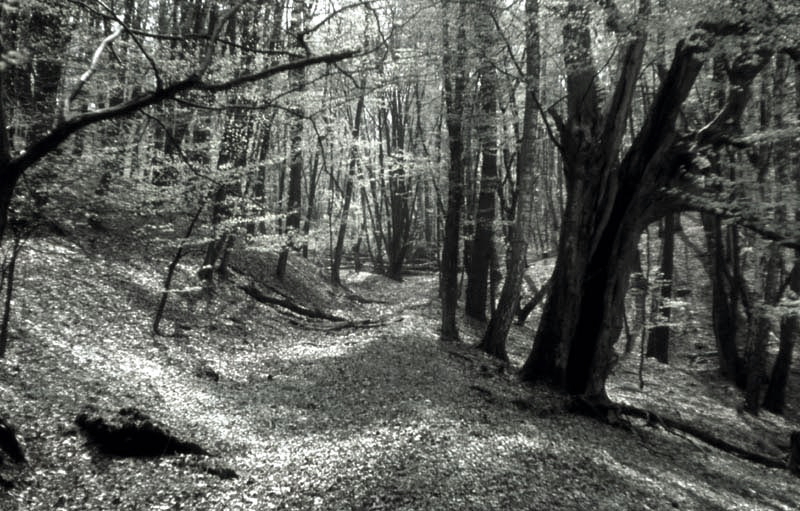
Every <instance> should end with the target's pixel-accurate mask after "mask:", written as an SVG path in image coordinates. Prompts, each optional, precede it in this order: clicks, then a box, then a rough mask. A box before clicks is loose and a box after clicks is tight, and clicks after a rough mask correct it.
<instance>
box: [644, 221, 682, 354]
mask: <svg viewBox="0 0 800 511" xmlns="http://www.w3.org/2000/svg"><path fill="white" fill-rule="evenodd" d="M676 223H677V222H676V218H675V215H667V216H666V217H664V224H663V230H662V237H661V264H660V269H659V280H660V281H661V285H660V287H661V297H660V300H661V304H660V306H659V316H660V317H659V318H658V321H659V323H660V324H658V325H656V326H654V327H653V328H652V329H650V334H649V336H648V338H647V352H646V355H647V356H648V357H655V359H656V360H658V361H659V362H661V363H662V364H668V363H669V321H670V316H671V309H670V306H669V303H668V302H669V301H670V300H671V299H672V279H673V273H674V270H675V264H674V262H675V257H674V256H675V225H676Z"/></svg>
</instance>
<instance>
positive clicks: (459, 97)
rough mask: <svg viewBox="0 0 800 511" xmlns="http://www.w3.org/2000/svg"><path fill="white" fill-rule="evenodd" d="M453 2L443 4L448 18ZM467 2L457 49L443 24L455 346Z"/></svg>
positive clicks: (449, 324) (449, 287) (448, 294)
mask: <svg viewBox="0 0 800 511" xmlns="http://www.w3.org/2000/svg"><path fill="white" fill-rule="evenodd" d="M449 5H450V1H449V0H444V2H443V12H444V13H445V14H446V13H447V10H448V6H449ZM465 13H466V2H465V0H458V18H457V22H456V23H455V25H456V26H457V27H458V28H457V31H456V36H455V47H454V48H453V47H452V46H453V44H452V43H453V42H452V41H450V24H449V23H450V21H449V20H448V17H447V16H446V15H444V16H443V17H442V20H443V23H444V25H443V57H442V67H443V69H444V73H443V74H444V89H445V101H446V109H447V113H446V124H447V134H448V137H449V149H450V151H449V152H450V155H449V156H450V163H449V166H448V171H447V182H448V185H447V186H448V189H447V213H446V214H445V224H444V242H443V244H442V245H443V246H442V259H441V277H440V280H439V295H440V297H441V299H442V326H441V340H442V341H446V342H452V341H457V340H458V326H457V325H456V310H457V308H458V241H459V234H460V227H461V208H462V206H463V203H464V187H463V185H464V167H463V164H464V155H463V151H464V144H463V134H462V125H463V124H462V123H463V116H464V89H465V87H466V70H465V68H464V66H465V54H466V32H465V30H464V23H465V22H466V16H465Z"/></svg>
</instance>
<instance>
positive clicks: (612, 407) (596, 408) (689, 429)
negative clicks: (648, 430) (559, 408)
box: [571, 399, 787, 469]
mask: <svg viewBox="0 0 800 511" xmlns="http://www.w3.org/2000/svg"><path fill="white" fill-rule="evenodd" d="M571 409H572V411H576V412H578V413H582V414H584V415H589V416H594V417H595V418H599V419H600V420H602V421H604V422H609V423H613V420H612V419H609V417H619V415H628V416H631V417H637V418H640V419H644V420H645V421H647V423H648V425H660V426H661V427H662V428H664V429H665V430H666V431H669V432H672V430H677V431H681V432H683V433H686V434H688V435H691V436H693V437H695V438H697V439H698V440H701V441H703V442H705V443H707V444H708V445H710V446H712V447H716V448H717V449H719V450H721V451H724V452H727V453H729V454H733V455H734V456H737V457H739V458H741V459H743V460H747V461H752V462H753V463H758V464H759V465H764V466H765V467H769V468H780V469H786V468H787V464H786V461H784V460H781V459H777V458H772V457H769V456H765V455H763V454H759V453H757V452H752V451H748V450H747V449H745V448H743V447H739V446H738V445H734V444H732V443H730V442H728V441H726V440H723V439H721V438H719V437H717V436H715V435H713V434H712V433H709V432H708V431H704V430H703V429H701V428H700V427H698V426H695V425H693V424H689V423H688V422H683V421H679V420H677V419H672V418H669V417H663V416H659V415H657V414H655V413H653V412H651V411H649V410H645V409H642V408H637V407H635V406H630V405H622V404H617V403H611V402H609V403H589V402H587V401H585V400H583V399H578V400H576V401H575V402H574V403H573V406H572V407H571Z"/></svg>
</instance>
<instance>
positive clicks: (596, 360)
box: [521, 0, 771, 402]
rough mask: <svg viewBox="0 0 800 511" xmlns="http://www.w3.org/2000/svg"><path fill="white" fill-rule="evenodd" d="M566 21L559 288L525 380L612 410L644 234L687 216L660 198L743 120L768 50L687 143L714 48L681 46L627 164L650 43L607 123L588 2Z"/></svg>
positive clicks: (753, 59) (746, 63) (698, 37)
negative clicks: (697, 88) (682, 124)
mask: <svg viewBox="0 0 800 511" xmlns="http://www.w3.org/2000/svg"><path fill="white" fill-rule="evenodd" d="M643 5H645V6H646V4H643ZM566 13H567V20H566V22H565V26H564V31H563V35H564V42H565V45H566V46H567V49H568V51H567V52H565V64H566V69H567V71H568V73H567V100H566V103H567V114H568V117H567V119H566V121H564V122H563V123H562V122H559V123H558V124H559V131H560V146H561V151H562V154H563V157H564V177H565V181H566V188H567V200H566V207H565V211H564V216H563V219H562V224H561V238H560V240H559V254H558V257H557V259H556V268H555V270H554V274H553V287H552V290H551V293H550V296H549V299H548V301H547V304H546V305H545V308H544V311H543V313H542V318H541V320H540V323H539V329H538V331H537V333H536V337H535V339H534V346H533V350H532V351H531V354H530V356H529V357H528V359H527V360H526V362H525V364H524V366H523V367H522V370H521V377H522V379H523V380H524V381H529V382H532V381H546V382H550V383H553V384H555V385H556V386H557V387H558V388H560V389H561V390H564V391H566V392H568V393H570V394H578V395H582V396H583V397H584V399H586V400H588V401H590V402H592V401H594V402H604V401H608V396H607V394H606V391H605V381H606V378H607V376H608V374H609V372H610V371H611V369H612V367H613V364H614V362H615V359H616V354H615V353H614V351H613V349H612V348H613V344H614V342H615V341H616V340H617V338H618V337H619V334H620V332H621V330H622V318H623V312H624V302H623V300H624V297H625V292H626V291H627V287H628V278H629V275H630V271H631V267H632V263H633V261H634V259H635V257H636V248H637V245H638V240H639V236H640V234H641V232H642V231H643V229H644V227H645V226H646V225H647V224H648V223H649V222H651V221H653V220H656V219H658V218H659V217H661V216H663V215H665V214H668V213H672V212H675V211H678V210H680V208H681V207H682V204H681V202H680V201H679V199H677V198H676V197H675V196H674V195H670V194H666V193H663V191H664V190H665V189H666V188H667V187H669V186H672V185H675V184H676V183H677V182H678V181H677V180H678V179H679V178H680V175H681V172H682V170H683V169H685V168H686V165H687V164H689V165H690V164H691V161H692V160H691V156H690V157H689V158H687V154H689V155H692V154H695V151H697V150H698V149H697V148H698V147H706V146H709V145H714V144H716V143H717V142H716V141H718V140H720V139H721V138H722V137H721V135H723V134H725V133H726V130H727V129H729V128H728V126H729V125H730V124H729V123H730V122H731V121H738V119H739V118H740V117H741V115H742V113H743V111H744V108H745V106H746V105H747V100H748V99H749V86H750V83H751V82H752V80H753V79H754V78H755V76H756V75H757V74H758V72H759V71H760V70H761V69H762V68H763V66H764V65H766V62H767V61H768V59H769V57H770V56H771V53H770V52H769V51H768V50H764V49H759V50H758V51H757V52H755V53H753V54H748V55H746V57H747V58H742V59H737V60H736V61H735V62H734V65H731V66H730V68H729V70H728V73H729V75H730V76H731V77H732V78H735V79H736V87H731V94H730V97H729V100H728V104H727V105H726V107H725V109H724V110H723V111H722V112H721V114H720V115H719V116H718V117H716V118H715V120H714V122H712V123H711V124H710V125H708V126H707V127H704V128H703V129H702V130H700V131H698V132H696V133H694V134H693V136H692V137H689V138H685V136H682V137H679V136H678V133H677V128H676V121H677V119H678V116H679V113H680V110H681V106H682V104H683V103H684V101H685V100H686V98H687V97H688V95H689V92H690V90H691V88H692V87H693V84H694V82H695V80H696V78H697V75H698V73H699V71H700V69H701V67H702V65H703V63H704V61H705V59H706V58H707V55H708V50H709V46H710V44H712V43H713V39H712V38H711V37H710V34H708V33H705V32H703V31H698V32H697V33H695V34H693V36H692V38H690V39H686V40H682V41H680V42H679V43H678V45H677V47H676V50H675V54H674V57H673V60H672V63H671V65H670V68H669V70H668V71H667V72H666V73H665V75H664V77H663V80H662V82H661V85H660V88H659V90H658V92H657V94H656V96H655V97H654V99H653V103H652V105H651V107H650V109H649V112H648V114H647V116H646V118H645V121H644V123H643V125H642V128H641V129H640V131H639V133H638V134H637V135H636V136H635V137H634V139H633V140H632V142H631V145H630V147H629V148H628V149H627V150H626V152H625V154H624V156H623V157H622V159H621V161H619V160H618V158H619V150H620V147H621V144H622V137H623V127H624V125H625V122H624V120H625V119H626V118H627V115H628V112H629V110H630V105H631V100H632V98H633V88H634V86H635V82H636V77H637V76H638V75H639V71H640V69H641V62H642V56H643V51H644V35H643V33H638V34H635V37H631V38H629V39H628V41H627V42H626V43H625V45H624V46H623V47H622V48H621V51H620V58H621V60H620V65H619V77H618V79H617V83H616V88H615V90H614V92H613V94H611V95H610V96H609V98H608V104H607V105H606V107H605V108H604V109H603V111H604V112H606V115H601V113H600V106H599V99H600V95H599V94H598V91H597V90H596V87H597V84H596V71H595V67H594V65H593V62H592V57H591V55H592V52H591V32H590V30H589V26H590V15H589V8H588V5H587V3H586V2H583V1H579V0H573V1H570V2H569V3H568V6H567V11H566ZM617 162H619V163H617Z"/></svg>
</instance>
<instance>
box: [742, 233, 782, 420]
mask: <svg viewBox="0 0 800 511" xmlns="http://www.w3.org/2000/svg"><path fill="white" fill-rule="evenodd" d="M768 251H769V255H768V256H767V261H766V263H765V265H766V268H765V269H764V272H765V275H764V303H763V305H762V307H763V310H762V309H761V308H760V309H759V310H755V311H753V313H754V314H755V315H756V318H755V320H754V321H755V330H754V331H752V332H749V333H748V339H749V342H748V344H749V349H748V350H747V363H746V374H747V383H746V385H745V393H744V409H745V410H746V411H748V412H749V413H752V414H754V415H755V414H758V410H759V408H760V406H761V389H762V386H763V384H764V383H765V381H764V374H765V373H766V357H767V339H769V334H770V331H771V330H772V320H771V319H770V316H771V314H770V311H768V310H767V308H768V307H772V306H774V305H776V304H777V303H778V299H779V296H778V269H779V267H780V257H781V255H780V248H779V247H778V246H777V245H776V244H774V243H773V244H772V245H771V246H770V247H769V249H768Z"/></svg>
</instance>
